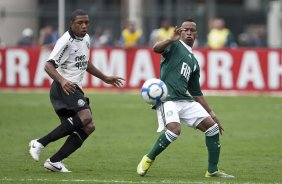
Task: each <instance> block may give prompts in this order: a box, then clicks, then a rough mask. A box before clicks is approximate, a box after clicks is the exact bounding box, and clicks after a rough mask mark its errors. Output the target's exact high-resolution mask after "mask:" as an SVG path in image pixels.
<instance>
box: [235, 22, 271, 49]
mask: <svg viewBox="0 0 282 184" xmlns="http://www.w3.org/2000/svg"><path fill="white" fill-rule="evenodd" d="M238 46H240V47H258V48H265V47H267V39H266V30H265V26H264V25H248V27H247V29H246V31H244V32H243V33H241V34H239V36H238Z"/></svg>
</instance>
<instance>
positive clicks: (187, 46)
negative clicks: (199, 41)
mask: <svg viewBox="0 0 282 184" xmlns="http://www.w3.org/2000/svg"><path fill="white" fill-rule="evenodd" d="M179 41H180V42H181V43H182V45H183V46H184V47H185V48H186V49H187V50H188V51H189V52H191V53H193V52H192V48H191V47H190V46H189V45H186V43H184V42H183V41H182V40H179Z"/></svg>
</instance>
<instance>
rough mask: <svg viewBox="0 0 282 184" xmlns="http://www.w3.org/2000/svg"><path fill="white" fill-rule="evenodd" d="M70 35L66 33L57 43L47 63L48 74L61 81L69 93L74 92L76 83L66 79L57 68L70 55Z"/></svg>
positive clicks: (65, 90)
mask: <svg viewBox="0 0 282 184" xmlns="http://www.w3.org/2000/svg"><path fill="white" fill-rule="evenodd" d="M69 54H70V48H69V35H68V34H64V35H63V36H62V37H61V38H60V39H59V40H58V41H57V43H56V45H55V47H54V49H53V50H52V52H51V54H50V56H49V58H48V61H47V62H46V64H45V68H44V69H45V71H46V72H47V74H48V75H49V76H50V77H51V78H52V79H53V80H55V81H57V82H59V83H60V84H61V86H62V88H63V90H64V92H65V93H66V94H67V95H69V94H70V93H74V91H75V88H76V87H75V85H74V83H72V82H71V81H69V80H67V79H65V78H64V77H63V76H62V75H61V74H60V73H59V72H58V71H57V70H56V68H58V67H59V66H60V65H62V64H63V63H64V62H65V61H66V60H67V59H68V57H69Z"/></svg>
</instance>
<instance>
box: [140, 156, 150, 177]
mask: <svg viewBox="0 0 282 184" xmlns="http://www.w3.org/2000/svg"><path fill="white" fill-rule="evenodd" d="M153 162H154V160H151V159H150V158H149V157H148V156H147V155H144V156H143V158H142V160H141V162H140V163H139V164H138V166H137V174H139V175H140V176H145V175H146V173H147V171H148V170H149V168H150V167H151V165H152V164H153Z"/></svg>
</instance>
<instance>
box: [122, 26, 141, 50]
mask: <svg viewBox="0 0 282 184" xmlns="http://www.w3.org/2000/svg"><path fill="white" fill-rule="evenodd" d="M122 36H123V39H124V45H125V46H131V45H133V44H137V42H138V40H139V39H140V38H141V36H142V31H138V30H137V31H135V32H134V33H131V32H130V31H129V30H127V29H124V30H123V31H122Z"/></svg>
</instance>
